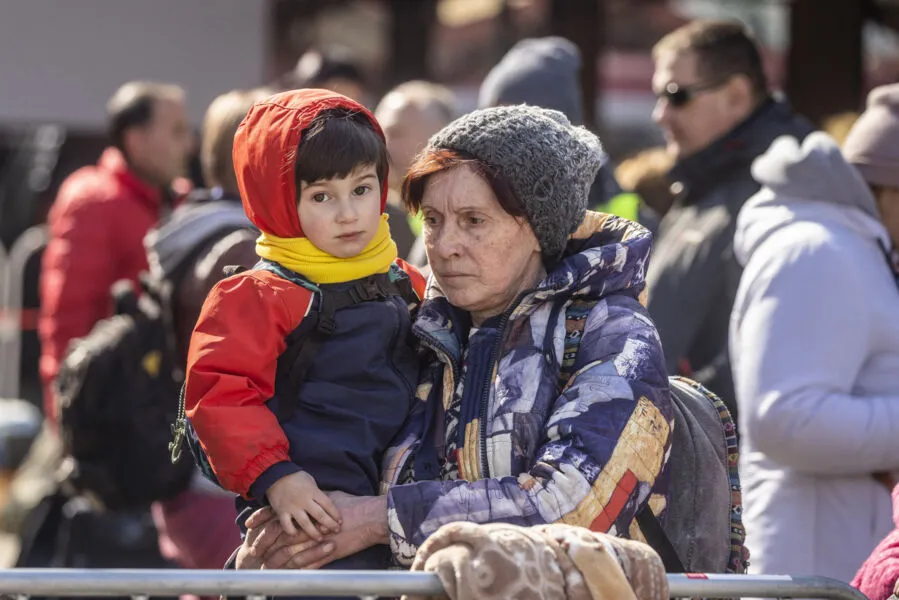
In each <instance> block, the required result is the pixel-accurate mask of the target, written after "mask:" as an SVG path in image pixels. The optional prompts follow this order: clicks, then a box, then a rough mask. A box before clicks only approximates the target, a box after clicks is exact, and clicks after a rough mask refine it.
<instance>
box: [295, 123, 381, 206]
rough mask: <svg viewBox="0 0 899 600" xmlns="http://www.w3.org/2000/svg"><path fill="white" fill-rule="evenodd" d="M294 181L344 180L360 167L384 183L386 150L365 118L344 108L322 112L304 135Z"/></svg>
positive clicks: (298, 152)
mask: <svg viewBox="0 0 899 600" xmlns="http://www.w3.org/2000/svg"><path fill="white" fill-rule="evenodd" d="M295 164H296V169H295V177H296V184H297V191H298V192H299V189H300V182H303V181H305V182H306V183H312V182H314V181H319V180H321V179H332V178H334V177H346V176H347V175H349V174H350V172H352V171H353V169H355V168H356V167H358V166H359V165H374V167H375V171H376V172H377V174H378V179H379V180H380V181H381V185H384V182H385V181H386V180H387V146H386V145H385V144H384V140H383V139H382V138H381V136H380V135H378V133H377V132H376V131H375V129H374V127H373V126H372V124H371V122H370V121H369V120H368V117H366V116H365V115H364V114H362V113H361V112H359V111H353V110H350V109H345V108H335V109H332V110H326V111H322V112H321V113H320V114H319V115H318V116H316V117H315V119H313V120H312V123H311V124H310V125H309V127H307V128H306V129H305V130H304V131H303V135H302V138H301V140H300V144H299V146H298V147H297V156H296V163H295Z"/></svg>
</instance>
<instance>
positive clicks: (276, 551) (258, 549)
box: [237, 492, 387, 569]
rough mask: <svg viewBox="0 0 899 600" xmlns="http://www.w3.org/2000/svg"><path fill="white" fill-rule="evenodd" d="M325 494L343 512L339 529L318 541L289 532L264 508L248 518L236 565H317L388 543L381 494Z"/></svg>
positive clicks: (261, 567)
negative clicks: (289, 533)
mask: <svg viewBox="0 0 899 600" xmlns="http://www.w3.org/2000/svg"><path fill="white" fill-rule="evenodd" d="M328 496H329V497H330V498H331V500H332V501H333V502H334V505H335V506H336V507H337V509H338V510H339V511H340V513H341V515H343V526H342V527H341V530H340V533H338V534H333V535H327V536H325V537H324V539H323V540H322V541H320V542H318V541H316V540H313V539H312V538H310V537H309V536H307V535H306V534H304V533H298V534H297V535H288V534H287V533H285V532H284V529H283V527H281V524H280V523H279V521H278V518H277V516H276V515H275V513H274V511H272V510H271V509H270V508H263V509H260V510H258V511H256V512H255V513H253V515H252V516H251V517H250V518H249V519H248V520H247V537H246V540H245V541H244V544H243V546H241V548H240V550H239V551H238V554H237V568H238V569H318V568H320V567H322V566H324V565H326V564H328V563H330V562H333V561H335V560H337V559H339V558H344V557H346V556H350V555H351V554H355V553H356V552H361V551H362V550H365V549H366V548H369V547H371V546H374V545H376V544H386V543H387V499H386V497H384V496H351V495H349V494H344V493H342V492H330V493H329V494H328Z"/></svg>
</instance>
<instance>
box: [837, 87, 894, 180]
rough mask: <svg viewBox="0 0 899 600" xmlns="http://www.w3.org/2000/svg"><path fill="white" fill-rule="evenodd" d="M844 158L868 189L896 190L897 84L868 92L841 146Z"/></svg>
mask: <svg viewBox="0 0 899 600" xmlns="http://www.w3.org/2000/svg"><path fill="white" fill-rule="evenodd" d="M843 155H844V156H845V157H846V160H847V161H849V162H850V163H852V164H853V165H855V167H856V168H857V169H858V170H859V172H861V174H862V177H864V178H865V181H867V182H868V184H869V185H881V186H886V187H895V188H899V84H890V85H884V86H881V87H878V88H874V89H873V90H871V93H870V94H868V106H867V108H866V109H865V112H864V113H862V115H861V117H859V119H858V121H856V122H855V125H853V126H852V129H851V130H850V131H849V135H848V136H847V137H846V140H845V141H844V142H843Z"/></svg>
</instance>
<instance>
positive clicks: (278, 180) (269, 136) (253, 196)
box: [233, 89, 387, 238]
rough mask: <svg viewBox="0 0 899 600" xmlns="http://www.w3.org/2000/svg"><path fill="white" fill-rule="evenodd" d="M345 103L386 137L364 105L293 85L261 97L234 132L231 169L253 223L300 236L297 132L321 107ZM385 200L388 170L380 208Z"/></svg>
mask: <svg viewBox="0 0 899 600" xmlns="http://www.w3.org/2000/svg"><path fill="white" fill-rule="evenodd" d="M333 108H347V109H350V110H356V111H359V112H361V113H362V114H364V115H365V116H366V117H367V118H368V120H369V121H371V123H372V125H373V126H374V128H375V131H377V132H378V135H379V136H381V139H384V133H383V132H382V131H381V126H380V125H378V122H377V121H376V120H375V118H374V116H373V115H372V114H371V112H369V111H368V109H366V108H365V107H364V106H362V105H361V104H359V103H358V102H355V101H354V100H350V99H349V98H347V97H346V96H341V95H340V94H335V93H334V92H329V91H327V90H312V89H306V90H293V91H290V92H283V93H281V94H276V95H274V96H271V97H270V98H266V99H265V100H260V101H259V102H257V103H256V104H254V105H253V107H252V108H251V109H250V112H249V113H247V116H246V118H245V119H244V120H243V123H241V124H240V127H239V128H238V129H237V133H236V134H235V135H234V153H233V157H234V171H235V174H236V175H237V185H238V187H239V188H240V197H241V199H242V200H243V207H244V210H245V211H246V213H247V216H249V217H250V220H251V221H252V222H253V224H254V225H256V227H258V228H259V229H260V230H261V231H264V232H266V233H270V234H272V235H276V236H278V237H283V238H290V237H304V236H303V228H302V226H301V225H300V218H299V216H298V215H297V193H296V183H295V182H294V159H295V157H296V150H297V146H298V145H299V143H300V135H301V134H302V132H303V130H305V129H306V128H307V127H309V124H310V123H311V122H312V120H313V119H314V118H315V117H316V116H318V114H319V113H321V112H322V111H324V110H330V109H333ZM386 202H387V174H386V173H385V175H384V180H383V181H382V182H381V211H382V212H383V211H384V206H385V204H386Z"/></svg>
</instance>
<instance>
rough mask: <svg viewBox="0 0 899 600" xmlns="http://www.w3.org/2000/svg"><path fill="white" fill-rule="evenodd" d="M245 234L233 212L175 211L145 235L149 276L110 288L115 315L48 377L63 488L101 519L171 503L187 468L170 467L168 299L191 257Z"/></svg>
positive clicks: (179, 377)
mask: <svg viewBox="0 0 899 600" xmlns="http://www.w3.org/2000/svg"><path fill="white" fill-rule="evenodd" d="M247 227H249V221H247V219H246V217H245V216H244V214H243V210H242V209H241V207H240V204H238V203H234V202H225V201H214V200H210V201H201V202H197V203H195V204H191V205H188V206H184V207H182V208H179V209H178V210H176V211H175V212H174V213H173V215H172V218H171V219H170V220H169V221H168V222H166V223H164V224H163V225H161V226H160V227H159V229H157V230H156V231H154V232H153V233H151V234H150V235H149V236H148V239H147V248H148V254H149V263H150V271H149V273H145V274H143V275H142V278H141V287H140V289H139V290H135V289H133V287H134V286H133V285H132V284H131V282H128V281H124V282H119V283H117V284H116V285H115V286H113V298H114V302H115V314H114V315H113V316H112V317H109V318H107V319H104V320H102V321H100V322H98V323H97V324H96V325H95V326H94V328H93V329H92V330H91V332H90V333H89V334H88V335H87V336H85V337H83V338H79V339H76V340H73V341H72V342H71V344H70V345H69V348H68V352H67V353H66V356H65V358H64V360H63V362H62V364H61V366H60V371H59V375H58V376H57V379H56V382H55V387H56V402H57V415H58V419H59V430H60V437H61V440H62V444H63V456H64V463H63V473H64V476H65V483H66V485H67V486H68V487H69V488H71V491H72V492H74V493H76V494H81V495H85V496H89V497H92V498H94V499H96V500H98V501H99V502H100V503H101V504H102V505H103V506H104V507H105V508H106V509H107V510H125V509H134V508H140V507H146V506H148V505H149V504H150V503H152V502H155V501H158V500H166V499H170V498H173V497H174V496H176V495H178V494H179V493H181V492H182V491H184V490H185V489H187V487H188V486H189V484H190V480H191V478H192V476H193V474H194V468H193V465H192V464H191V463H190V462H188V461H185V462H183V463H179V464H172V462H171V460H170V452H169V448H168V444H169V441H170V440H171V435H172V433H171V423H172V422H174V421H175V418H176V417H177V414H178V396H179V390H180V387H181V383H182V381H183V371H184V365H181V364H179V363H180V362H181V361H180V359H178V358H177V356H178V353H177V345H176V340H175V335H174V327H173V324H172V323H173V311H172V308H171V306H172V297H173V294H174V291H175V290H176V289H178V285H179V284H180V282H181V281H182V280H183V279H184V277H185V275H186V274H187V269H188V268H189V267H190V266H191V265H193V264H194V263H195V261H196V259H197V258H198V255H199V253H200V252H202V251H203V250H205V249H206V248H208V247H209V245H210V244H211V243H213V242H214V241H215V240H217V239H220V238H222V237H224V236H225V235H227V234H228V233H230V232H232V231H236V230H238V229H244V228H247Z"/></svg>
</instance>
